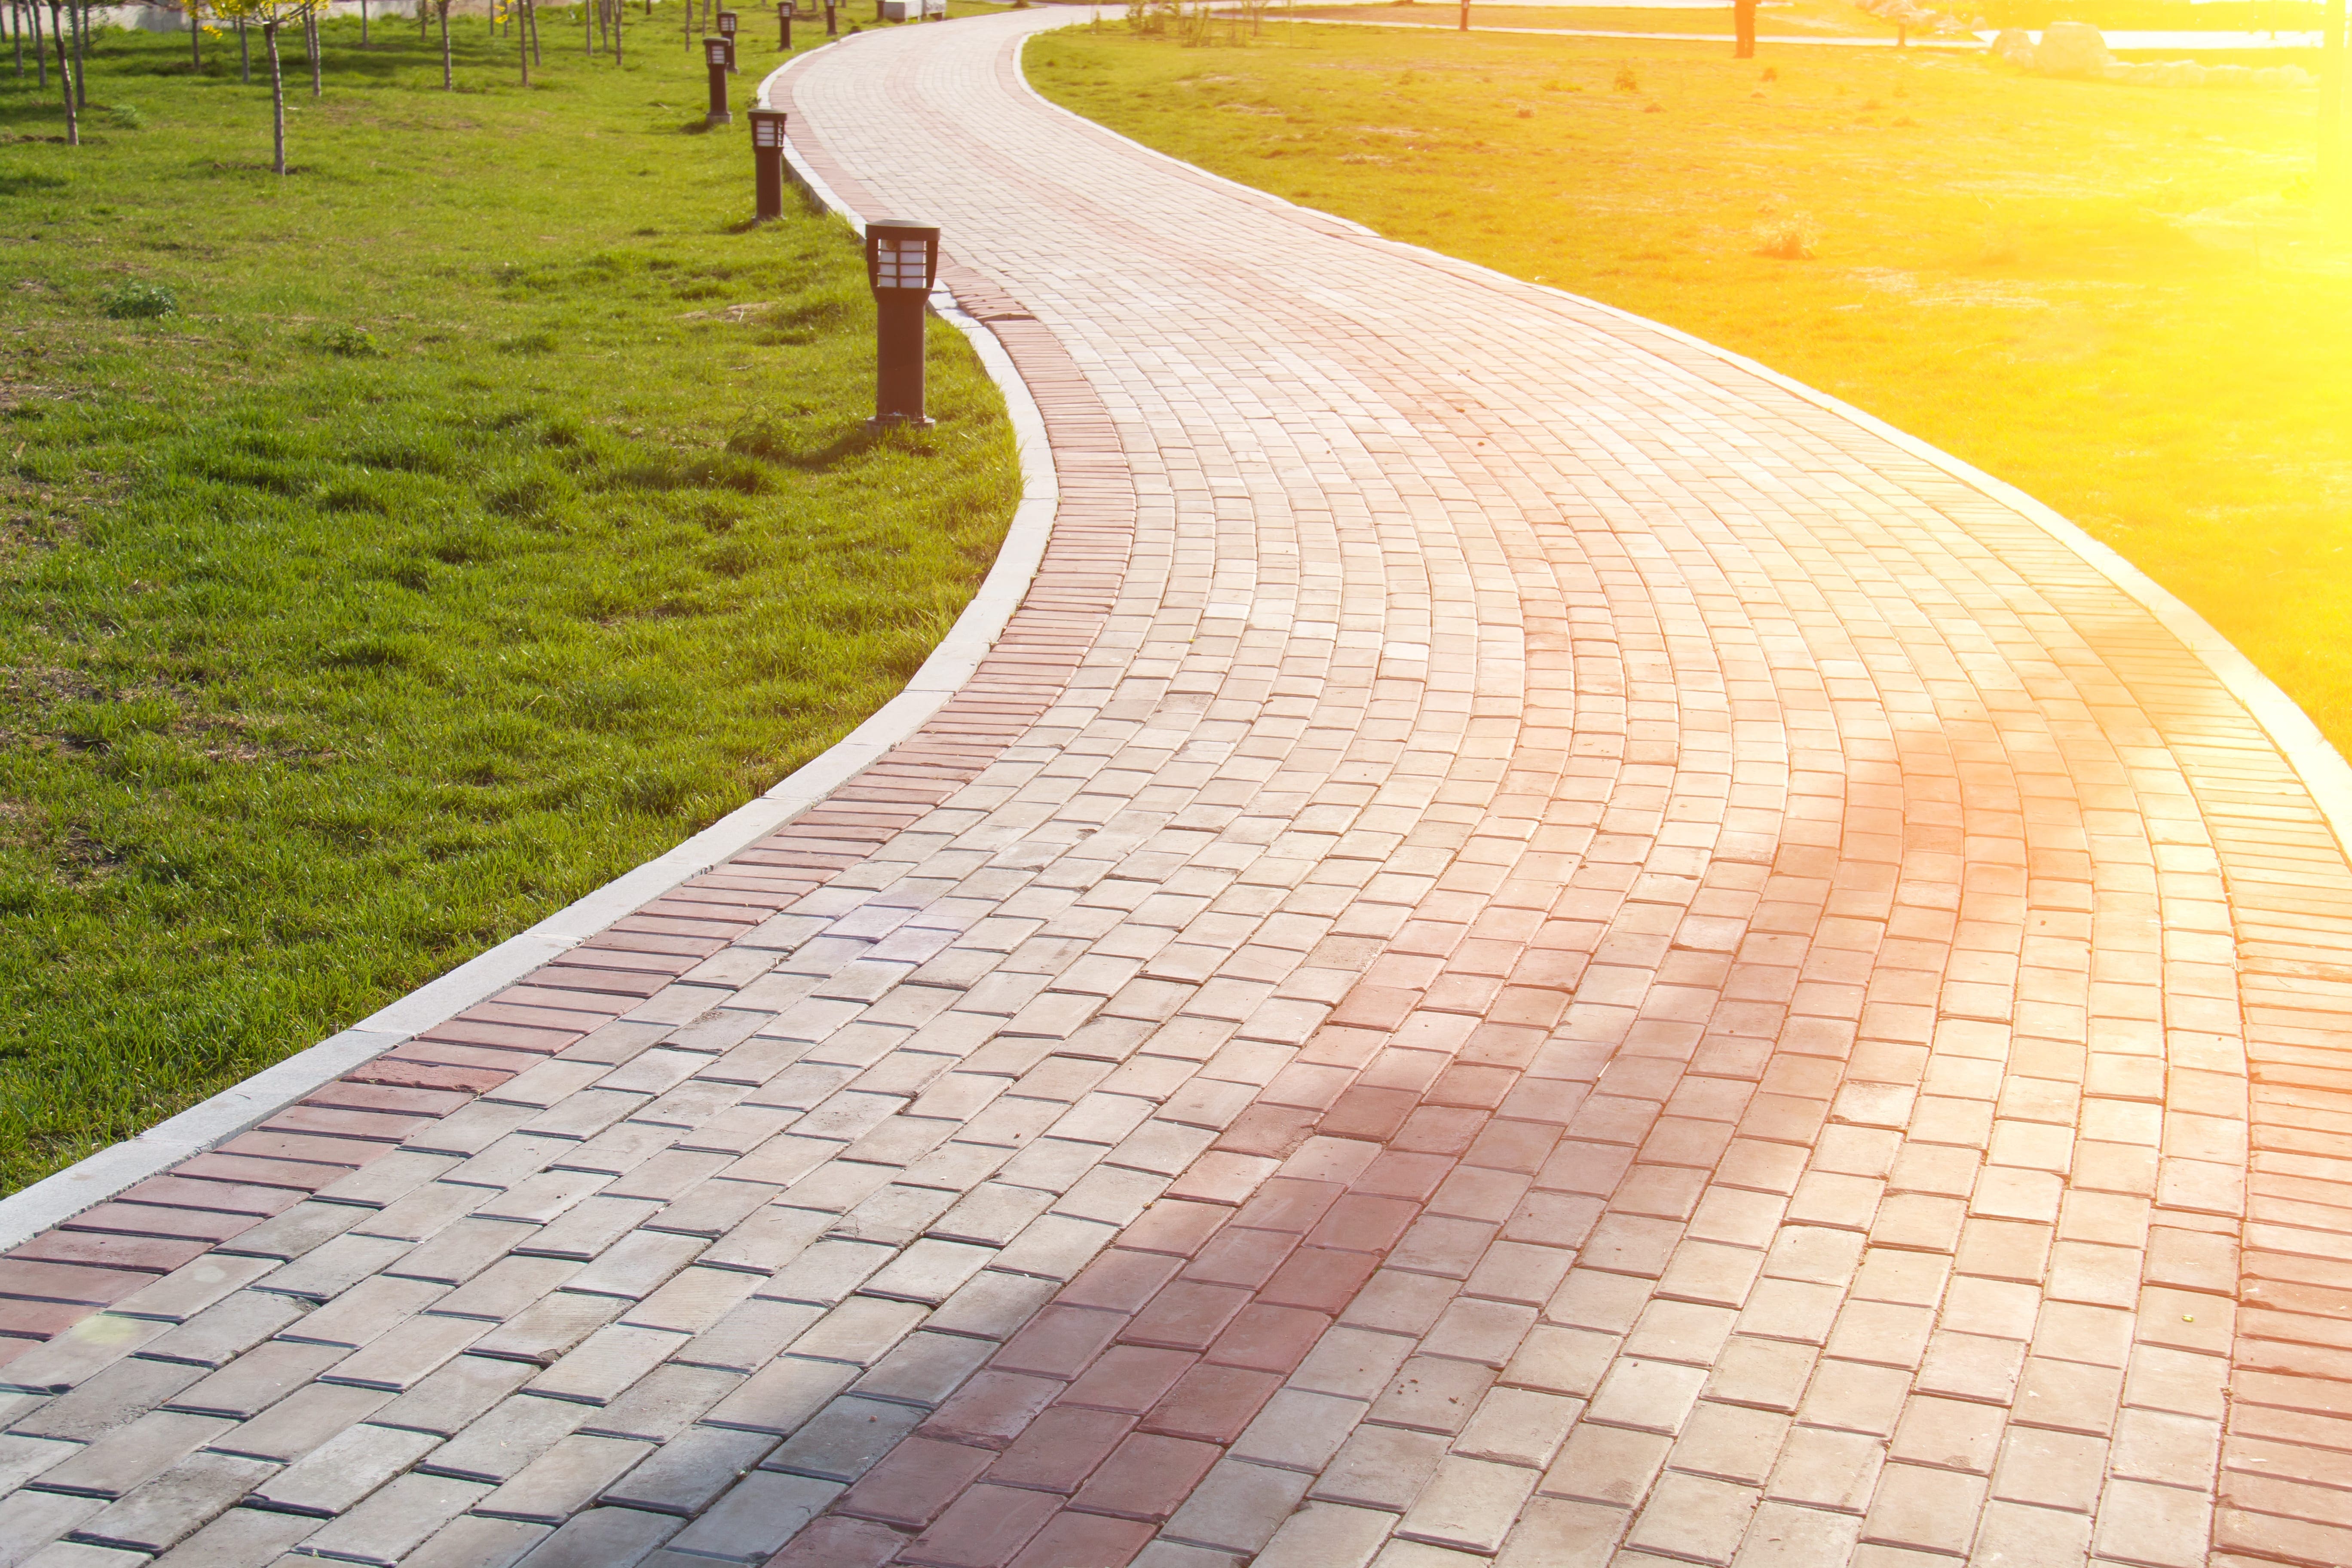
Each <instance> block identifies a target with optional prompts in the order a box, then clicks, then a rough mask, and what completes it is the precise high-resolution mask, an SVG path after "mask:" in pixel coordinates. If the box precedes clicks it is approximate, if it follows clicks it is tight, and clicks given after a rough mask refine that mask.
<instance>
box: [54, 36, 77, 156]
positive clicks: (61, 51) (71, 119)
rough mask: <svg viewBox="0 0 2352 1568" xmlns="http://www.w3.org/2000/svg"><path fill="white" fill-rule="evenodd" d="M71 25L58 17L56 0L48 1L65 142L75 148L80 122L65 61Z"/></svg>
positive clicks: (70, 71) (71, 68)
mask: <svg viewBox="0 0 2352 1568" xmlns="http://www.w3.org/2000/svg"><path fill="white" fill-rule="evenodd" d="M69 26H72V24H71V23H69V22H68V21H66V20H65V18H63V17H62V16H58V0H49V37H53V38H55V39H56V40H57V41H58V87H59V88H61V89H64V95H65V100H66V141H67V142H68V144H69V145H71V146H75V147H79V146H80V145H81V121H79V118H77V117H76V115H75V113H74V83H73V66H72V65H71V64H70V63H69V62H68V59H67V49H66V29H67V28H68V27H69Z"/></svg>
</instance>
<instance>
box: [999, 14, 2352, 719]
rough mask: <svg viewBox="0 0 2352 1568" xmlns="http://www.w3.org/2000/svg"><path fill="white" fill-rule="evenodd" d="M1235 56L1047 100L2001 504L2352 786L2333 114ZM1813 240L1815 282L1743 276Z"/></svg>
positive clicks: (1107, 33) (1979, 76) (1575, 55)
mask: <svg viewBox="0 0 2352 1568" xmlns="http://www.w3.org/2000/svg"><path fill="white" fill-rule="evenodd" d="M2200 9H2203V8H2200ZM2213 9H2219V7H2213ZM1225 36H1226V35H1225V34H1224V33H1223V32H1222V31H1221V32H1219V33H1218V34H1217V35H1216V37H1218V38H1219V40H1220V44H1219V45H1218V46H1215V47H1181V46H1180V45H1178V44H1175V43H1172V42H1167V41H1162V40H1160V39H1152V38H1137V37H1130V36H1129V35H1128V34H1127V33H1126V32H1125V31H1124V29H1121V28H1118V27H1116V26H1106V27H1105V28H1103V29H1102V30H1100V31H1091V30H1086V29H1071V30H1067V31H1064V32H1059V33H1054V34H1048V35H1045V36H1043V37H1039V38H1037V39H1035V40H1034V41H1033V42H1032V43H1031V44H1030V45H1029V47H1028V53H1027V64H1028V68H1029V71H1030V74H1031V76H1032V78H1033V79H1034V80H1035V81H1036V83H1037V84H1038V86H1039V87H1040V88H1041V89H1043V90H1044V91H1045V93H1046V94H1047V95H1048V96H1050V97H1052V98H1054V99H1055V100H1059V101H1060V102H1062V103H1065V104H1066V105H1068V106H1070V107H1071V108H1073V109H1075V110H1078V111H1079V112H1081V113H1084V114H1087V115H1090V116H1092V117H1093V118H1095V119H1097V120H1099V121H1103V122H1104V123H1106V124H1108V125H1110V126H1112V127H1113V128H1115V129H1117V130H1118V131H1121V132H1125V133H1127V134H1128V135H1130V136H1133V137H1136V138H1138V139H1139V140H1141V141H1144V142H1149V143H1150V144H1151V145H1153V146H1155V147H1158V148H1160V149H1162V150H1164V151H1166V152H1168V153H1173V154H1174V155H1176V156H1177V157H1180V158H1184V159H1188V160H1190V161H1192V162H1193V163H1201V164H1203V165H1205V166H1207V167H1209V168H1211V169H1213V170H1216V171H1217V172H1219V173H1221V174H1227V175H1230V176H1232V177H1234V178H1236V179H1240V180H1244V181H1246V182H1249V183H1251V184H1256V185H1259V186H1262V187H1264V188H1265V189H1267V190H1270V191H1273V192H1276V193H1277V194H1279V195H1284V196H1288V197H1291V198H1293V199H1295V200H1298V201H1302V202H1306V203H1308V204H1310V205H1315V206H1318V207H1321V208H1324V209H1326V210H1328V211H1331V212H1336V213H1341V214H1344V215H1346V216H1349V217H1352V218H1355V219H1358V220H1360V221H1361V222H1363V223H1366V224H1369V225H1370V226H1373V227H1375V228H1377V229H1379V230H1380V231H1381V233H1383V234H1386V235H1389V236H1391V237H1394V238H1398V239H1402V240H1410V241H1412V242H1415V243H1418V244H1422V245H1426V246H1430V247H1434V248H1436V249H1440V250H1444V251H1447V252H1450V253H1452V254H1454V255H1457V256H1462V257H1465V258H1469V259H1472V260H1475V261H1479V262H1484V263H1486V264H1487V265H1490V266H1493V267H1496V268H1500V269H1501V270H1503V271H1506V272H1509V273H1513V274H1516V275H1517V276H1519V277H1522V278H1528V279H1538V280H1540V281H1543V282H1547V283H1551V284H1555V285H1557V286H1559V287H1560V288H1562V289H1569V290H1570V291H1572V292H1575V293H1578V294H1582V295H1586V296H1589V297H1591V298H1594V299H1598V300H1605V301H1607V302H1609V303H1611V304H1614V305H1619V306H1622V307H1625V308H1627V309H1629V310H1634V311H1638V312H1639V313H1641V314H1642V315H1644V316H1648V317H1651V318H1653V319H1655V320H1658V321H1665V322H1669V323H1671V324H1673V325H1675V326H1677V327H1681V328H1684V329H1685V330H1687V331H1692V332H1694V333H1696V334H1697V335H1699V336H1702V337H1705V338H1706V339H1708V340H1710V341H1712V342H1717V343H1720V344H1723V345H1724V346H1726V347H1728V348H1731V349H1734V350H1737V351H1738V352H1739V353H1744V354H1748V355H1751V356H1753V357H1755V358H1757V359H1759V360H1761V361H1762V362H1763V363H1767V364H1769V365H1771V366H1773V367H1774V368H1775V369H1778V370H1780V371H1784V372H1786V373H1788V374H1791V375H1793V376H1796V377H1797V378H1799V379H1800V380H1802V381H1805V382H1808V383H1810V384H1812V385H1815V386H1818V387H1822V388H1823V389H1825V390H1827V391H1829V392H1832V393H1834V394H1835V395H1838V396H1840V397H1843V398H1845V399H1847V400H1848V401H1850V402H1853V403H1854V404H1856V405H1860V406H1861V407H1863V408H1864V409H1867V410H1869V411H1870V412H1872V413H1874V414H1876V415H1879V416H1882V417H1884V418H1885V419H1887V420H1889V421H1891V422H1892V423H1894V424H1895V425H1896V426H1901V427H1902V428H1904V429H1906V430H1909V431H1912V432H1914V433H1916V434H1917V435H1919V436H1921V437H1926V438H1927V439H1928V440H1930V441H1932V442H1934V443H1936V444H1937V445H1938V446H1940V447H1944V448H1945V449H1947V450H1948V451H1951V452H1953V453H1956V454H1958V456H1960V457H1961V458H1966V459H1967V460H1969V461H1970V462H1972V463H1975V464H1977V465H1979V467H1981V468H1985V469H1987V470H1989V471H1990V472H1991V473H1993V474H1995V475H1998V476H1999V477H2000V478H2002V479H2008V480H2010V481H2011V482H2012V483H2014V484H2017V485H2018V486H2020V487H2021V488H2022V489H2026V490H2028V491H2030V492H2031V493H2032V494H2034V495H2036V496H2038V497H2040V498H2041V499H2042V500H2045V501H2047V502H2049V503H2050V504H2051V505H2053V506H2054V507H2055V508H2057V509H2058V510H2060V511H2062V512H2063V513H2065V514H2066V515H2067V516H2069V517H2071V518H2073V519H2074V521H2076V522H2078V523H2080V524H2082V525H2083V526H2084V528H2086V529H2088V530H2089V531H2091V532H2093V533H2095V534H2096V535H2097V536H2098V537H2100V538H2101V539H2104V540H2105V541H2106V542H2109V543H2111V544H2113V545H2115V546H2116V548H2117V549H2118V550H2120V551H2121V552H2123V553H2124V554H2125V555H2126V556H2128V557H2129V558H2130V559H2131V560H2132V561H2134V562H2135V563H2137V564H2138V565H2139V566H2140V567H2142V568H2143V569H2145V570H2146V571H2147V572H2148V573H2149V574H2151V575H2153V576H2155V577H2156V578H2157V579H2158V580H2159V581H2160V582H2162V583H2163V584H2165V585H2166V586H2168V587H2169V588H2170V589H2172V591H2173V592H2175V593H2177V594H2179V595H2180V596H2181V597H2182V598H2184V599H2186V600H2187V601H2189V603H2190V604H2191V605H2195V606H2196V607H2197V608H2198V609H2199V610H2200V611H2201V612H2203V614H2204V615H2205V616H2208V617H2209V618H2210V620H2211V621H2212V622H2213V623H2214V624H2215V625H2216V626H2219V627H2220V628H2221V631H2222V632H2223V633H2224V634H2225V635H2227V636H2228V637H2231V638H2232V639H2233V640H2234V641H2235V642H2236V643H2237V645H2238V646H2239V647H2241V648H2242V649H2244V650H2245V652H2246V653H2247V654H2248V655H2249V656H2250V657H2252V658H2253V659H2254V660H2255V661H2256V662H2257V663H2258V664H2260V665H2261V666H2262V667H2263V669H2264V670H2266V671H2267V672H2268V673H2269V674H2270V675H2271V676H2272V677H2273V679H2276V680H2277V681H2278V682H2279V683H2280V684H2281V685H2282V686H2284V688H2285V689H2287V691H2288V692H2289V693H2290V694H2291V695H2293V696H2294V698H2295V699H2296V700H2298V701H2300V702H2301V703H2302V704H2303V706H2304V708H2305V710H2306V711H2308V712H2309V713H2310V714H2311V715H2312V717H2313V718H2314V719H2315V720H2316V721H2318V723H2319V724H2320V725H2321V727H2322V728H2323V729H2325V730H2326V731H2327V733H2328V734H2329V736H2330V737H2331V738H2332V739H2333V740H2334V741H2335V742H2336V744H2337V745H2338V746H2339V748H2344V749H2347V750H2352V636H2347V626H2352V553H2347V552H2352V522H2347V514H2352V307H2347V303H2346V300H2347V288H2352V245H2347V243H2346V241H2345V239H2344V237H2343V236H2341V235H2340V234H2330V233H2328V232H2326V231H2324V230H2323V229H2322V228H2321V227H2320V226H2318V225H2317V224H2316V223H2315V219H2314V216H2313V208H2312V205H2311V204H2310V203H2309V201H2308V200H2307V198H2306V197H2305V195H2304V194H2303V193H2304V191H2305V186H2306V176H2307V171H2308V169H2309V167H2310V163H2311V151H2310V149H2311V138H2312V120H2313V109H2314V103H2315V97H2316V95H2315V93H2313V92H2310V91H2293V90H2271V91H2263V90H2255V89H2245V90H2239V89H2161V88H2139V87H2120V86H2115V85H2111V84H2108V83H2105V82H2080V81H2057V80H2047V79H2039V78H2034V77H2029V76H2025V75H2021V74H2019V73H2017V72H2015V71H2013V70H2011V69H2010V68H2006V67H2002V66H1999V65H1996V64H1994V63H1991V62H1988V61H1983V60H1979V59H1974V58H1954V57H1948V56H1938V55H1931V54H1927V53H1924V52H1919V51H1911V52H1909V53H1908V54H1907V55H1906V56H1896V55H1895V53H1894V52H1893V51H1867V52H1865V51H1861V50H1851V49H1836V48H1808V47H1802V46H1795V47H1784V48H1780V49H1771V48H1768V49H1766V50H1765V51H1764V52H1763V54H1762V56H1761V58H1758V59H1756V60H1753V61H1738V60H1734V59H1732V58H1730V51H1729V49H1728V48H1727V47H1716V46H1700V45H1697V44H1675V43H1633V42H1621V41H1614V40H1602V39H1565V38H1559V39H1555V38H1538V37H1517V36H1511V35H1484V36H1481V35H1477V34H1471V35H1468V36H1462V35H1457V34H1442V35H1441V34H1433V33H1426V32H1412V33H1408V32H1403V31H1390V30H1382V29H1375V28H1359V27H1350V28H1332V27H1318V26H1309V25H1306V24H1299V25H1295V26H1292V25H1284V24H1279V23H1269V24H1268V25H1267V26H1266V28H1265V33H1264V35H1263V36H1262V37H1260V38H1259V39H1258V40H1257V41H1256V42H1255V43H1251V44H1248V45H1247V46H1246V47H1229V46H1225V45H1223V42H1222V40H1223V38H1224V37H1225ZM1792 227H1793V228H1796V229H1798V230H1800V231H1803V230H1811V231H1812V232H1813V234H1814V235H1815V240H1814V244H1813V246H1812V249H1813V252H1814V254H1813V256H1812V258H1811V259H1789V260H1784V259H1778V258H1773V257H1770V256H1766V255H1759V253H1758V252H1759V242H1760V241H1761V240H1762V239H1763V238H1765V237H1767V236H1768V235H1770V234H1774V233H1779V232H1783V231H1786V230H1788V229H1790V228H1792Z"/></svg>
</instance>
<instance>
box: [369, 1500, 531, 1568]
mask: <svg viewBox="0 0 2352 1568" xmlns="http://www.w3.org/2000/svg"><path fill="white" fill-rule="evenodd" d="M553 1533H554V1531H551V1530H550V1529H549V1528H548V1527H547V1526H545V1525H543V1524H532V1523H530V1522H528V1521H523V1520H520V1519H485V1518H483V1517H482V1516H481V1515H480V1514H475V1513H463V1514H459V1515H458V1516H457V1518H455V1519H453V1520H451V1521H449V1522H448V1523H447V1524H445V1525H443V1526H442V1527H441V1528H440V1529H439V1530H438V1531H435V1532H434V1535H433V1538H432V1539H431V1540H430V1541H427V1542H425V1544H424V1545H422V1546H419V1547H418V1548H417V1549H416V1550H415V1551H414V1552H410V1553H409V1554H408V1555H407V1556H405V1557H404V1558H402V1559H401V1568H511V1564H513V1563H518V1562H520V1560H521V1559H522V1557H523V1556H524V1554H525V1553H527V1552H530V1549H531V1548H532V1547H534V1546H537V1545H538V1544H539V1543H540V1542H542V1541H544V1540H546V1539H547V1538H548V1537H549V1536H550V1535H551V1534H553Z"/></svg>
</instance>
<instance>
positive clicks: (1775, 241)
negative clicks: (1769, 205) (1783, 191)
mask: <svg viewBox="0 0 2352 1568" xmlns="http://www.w3.org/2000/svg"><path fill="white" fill-rule="evenodd" d="M1820 242H1821V231H1820V230H1819V229H1818V228H1816V227H1815V226H1813V215H1812V214H1811V213H1808V212H1792V213H1780V214H1777V215H1775V216H1771V217H1769V218H1767V219H1765V220H1764V221H1763V222H1762V223H1759V224H1758V225H1757V226H1756V254H1757V255H1759V256H1770V257H1774V258H1778V259H1780V260H1782V261H1811V259H1812V258H1813V247H1814V246H1815V245H1817V244H1819V243H1820Z"/></svg>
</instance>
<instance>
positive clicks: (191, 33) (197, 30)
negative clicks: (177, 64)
mask: <svg viewBox="0 0 2352 1568" xmlns="http://www.w3.org/2000/svg"><path fill="white" fill-rule="evenodd" d="M188 68H189V69H190V70H193V71H201V70H203V69H204V68H205V21H204V18H203V17H202V16H199V15H198V14H197V12H196V7H195V5H194V4H193V0H192V3H191V4H190V5H189V6H188Z"/></svg>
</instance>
